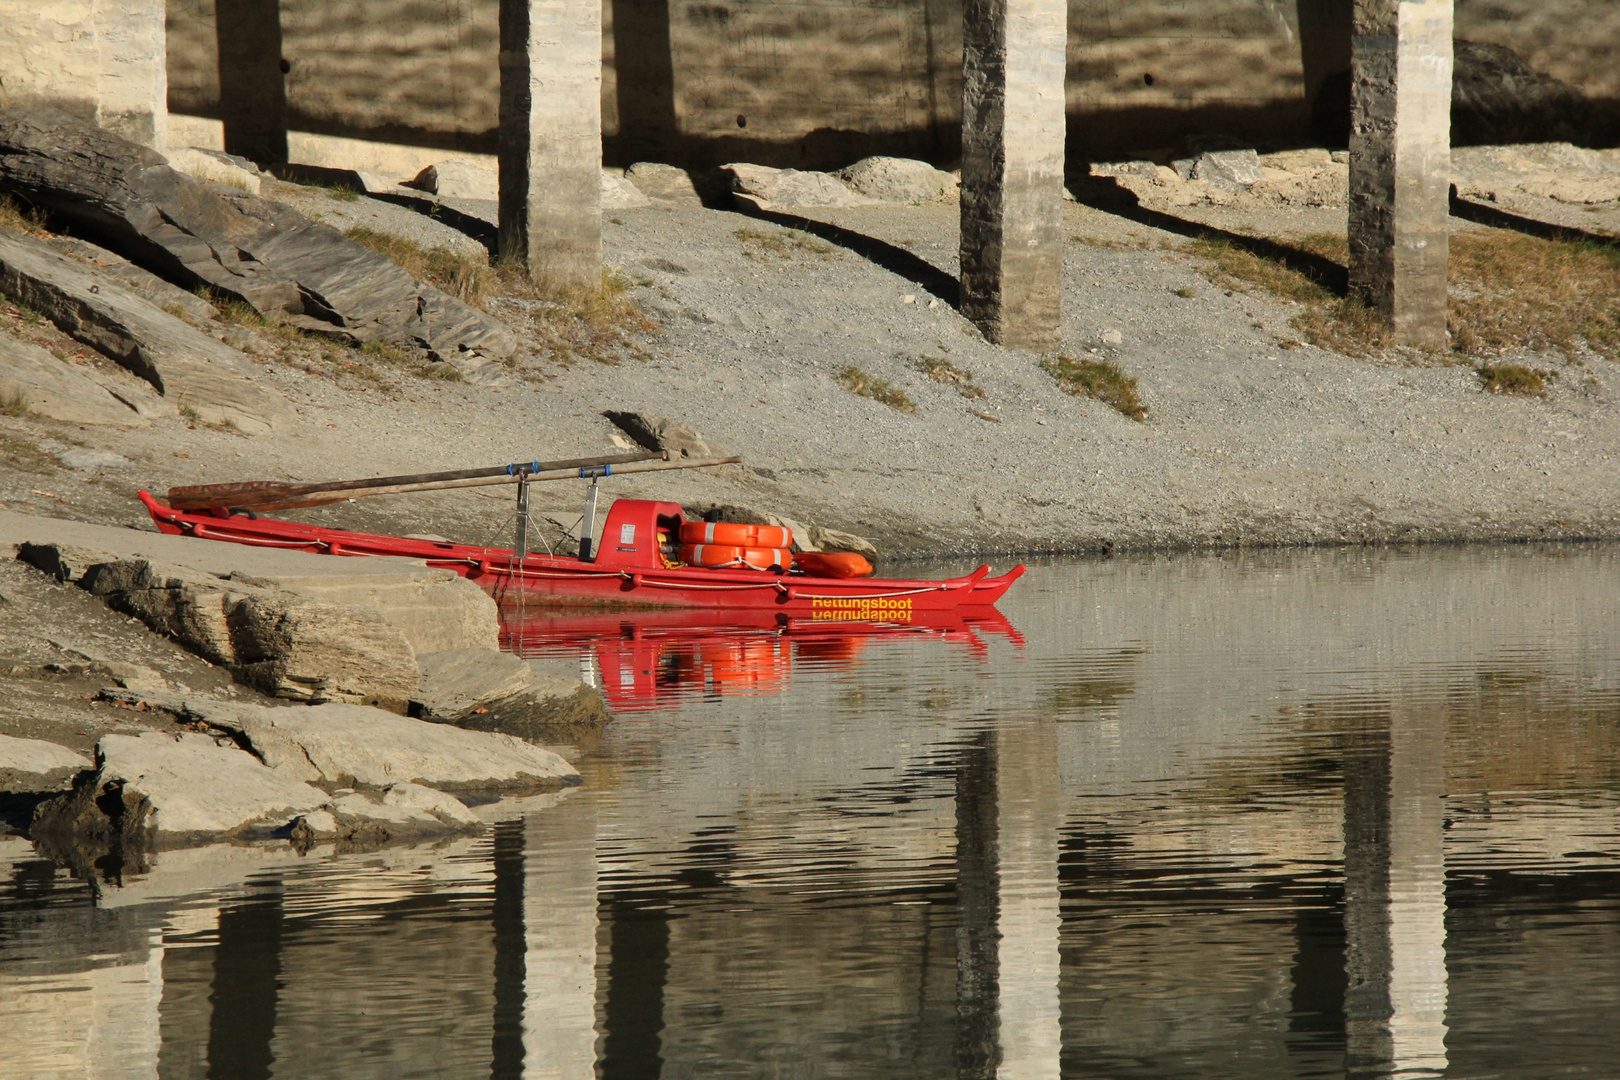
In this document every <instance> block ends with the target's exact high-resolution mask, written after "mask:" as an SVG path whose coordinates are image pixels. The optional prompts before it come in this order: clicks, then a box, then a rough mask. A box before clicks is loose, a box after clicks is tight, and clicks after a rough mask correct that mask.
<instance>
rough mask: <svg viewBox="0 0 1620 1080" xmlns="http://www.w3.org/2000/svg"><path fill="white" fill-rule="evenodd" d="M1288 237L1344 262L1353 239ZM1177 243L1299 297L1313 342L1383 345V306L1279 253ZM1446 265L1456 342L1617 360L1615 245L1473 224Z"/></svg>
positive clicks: (1216, 265)
mask: <svg viewBox="0 0 1620 1080" xmlns="http://www.w3.org/2000/svg"><path fill="white" fill-rule="evenodd" d="M1293 243H1294V246H1296V247H1298V248H1300V249H1301V250H1303V251H1306V252H1308V253H1310V254H1312V255H1316V256H1319V257H1321V258H1324V259H1328V260H1330V261H1332V262H1335V263H1338V264H1339V265H1340V266H1348V265H1349V254H1350V253H1349V245H1348V243H1347V242H1346V241H1345V239H1344V238H1343V237H1341V236H1333V235H1327V234H1318V235H1314V236H1307V237H1304V238H1302V239H1300V240H1297V241H1294V242H1293ZM1182 250H1183V251H1184V252H1186V253H1187V254H1190V255H1194V256H1196V257H1198V258H1200V259H1202V260H1206V262H1205V265H1204V266H1202V267H1201V268H1200V269H1201V272H1202V273H1203V274H1204V276H1205V277H1207V278H1209V279H1210V280H1211V281H1213V282H1215V283H1216V284H1217V285H1221V286H1223V287H1225V288H1230V289H1238V290H1242V291H1244V292H1251V293H1252V292H1255V291H1256V290H1259V291H1263V292H1266V293H1270V294H1271V295H1273V296H1279V297H1282V298H1283V299H1285V300H1292V301H1294V302H1295V303H1297V304H1299V305H1300V306H1301V307H1303V308H1304V310H1303V311H1301V312H1300V313H1299V314H1298V315H1297V316H1295V318H1294V321H1293V326H1294V329H1295V330H1297V331H1298V332H1299V334H1300V336H1301V337H1303V338H1304V339H1305V340H1306V341H1309V342H1310V343H1311V344H1312V345H1317V346H1320V347H1321V348H1324V349H1331V350H1332V351H1334V352H1339V353H1343V354H1345V355H1348V356H1370V355H1373V354H1375V353H1377V352H1380V351H1382V350H1383V349H1385V348H1387V347H1388V344H1389V332H1388V329H1387V327H1386V326H1385V325H1384V319H1383V316H1382V315H1381V314H1379V313H1378V312H1377V311H1374V310H1373V309H1372V308H1369V307H1367V306H1366V305H1365V304H1363V303H1361V302H1360V301H1359V300H1357V299H1355V298H1351V297H1342V296H1338V295H1337V294H1335V293H1334V292H1333V291H1332V290H1330V289H1328V288H1327V287H1326V286H1324V285H1323V284H1322V283H1321V282H1320V281H1318V280H1317V279H1316V278H1314V277H1312V276H1311V275H1310V274H1308V273H1306V272H1304V271H1302V270H1299V269H1296V268H1294V267H1291V266H1289V265H1287V264H1286V263H1284V262H1283V261H1282V260H1280V259H1276V258H1269V257H1266V256H1263V255H1257V254H1255V253H1254V252H1251V251H1248V250H1246V249H1245V248H1243V247H1240V246H1238V245H1236V244H1233V243H1231V242H1229V241H1226V240H1221V239H1217V238H1205V239H1201V240H1195V241H1193V242H1192V243H1191V244H1188V245H1187V246H1186V247H1184V248H1182ZM1449 270H1450V277H1451V283H1452V285H1453V289H1452V295H1451V298H1450V301H1449V305H1448V306H1449V312H1448V318H1447V323H1448V326H1449V328H1450V330H1451V335H1452V348H1453V349H1454V350H1455V351H1457V352H1459V353H1462V354H1464V355H1466V356H1469V357H1472V358H1474V359H1477V360H1489V359H1492V358H1495V357H1497V356H1500V355H1501V354H1503V353H1504V352H1508V351H1511V350H1515V349H1532V350H1537V351H1543V350H1548V349H1557V350H1559V351H1561V352H1562V353H1564V355H1565V356H1567V357H1569V358H1570V359H1575V358H1576V357H1577V356H1578V353H1579V349H1580V346H1581V344H1582V343H1584V344H1585V346H1586V347H1587V348H1590V349H1591V350H1592V351H1593V352H1596V353H1598V354H1599V355H1601V356H1604V357H1606V358H1608V359H1611V360H1613V359H1620V245H1615V244H1607V243H1603V242H1601V241H1596V240H1593V241H1585V242H1577V241H1571V240H1543V239H1541V238H1539V237H1534V236H1525V235H1523V234H1521V233H1516V232H1512V231H1509V230H1504V229H1478V230H1475V229H1470V230H1467V231H1464V232H1458V233H1454V234H1453V235H1452V237H1451V252H1450V267H1449Z"/></svg>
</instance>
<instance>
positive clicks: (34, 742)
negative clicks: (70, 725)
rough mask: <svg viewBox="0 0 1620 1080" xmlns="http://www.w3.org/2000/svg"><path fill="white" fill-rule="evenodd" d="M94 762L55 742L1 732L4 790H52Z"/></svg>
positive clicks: (0, 774)
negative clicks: (20, 737) (17, 736)
mask: <svg viewBox="0 0 1620 1080" xmlns="http://www.w3.org/2000/svg"><path fill="white" fill-rule="evenodd" d="M91 764H92V763H91V761H90V759H89V758H87V757H85V756H84V755H83V754H81V753H78V752H77V751H74V750H69V749H68V748H67V747H65V746H58V745H57V744H56V743H53V742H46V741H45V740H43V739H19V738H16V737H14V736H11V735H0V791H25V792H32V791H52V790H54V789H56V788H59V787H62V786H63V785H64V784H65V783H66V782H67V781H68V780H70V779H72V778H73V777H74V776H75V775H77V774H78V773H80V772H82V771H83V770H85V769H88V768H90V767H91Z"/></svg>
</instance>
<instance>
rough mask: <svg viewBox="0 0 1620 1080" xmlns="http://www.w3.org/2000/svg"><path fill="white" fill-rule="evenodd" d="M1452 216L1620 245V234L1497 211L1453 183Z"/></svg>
mask: <svg viewBox="0 0 1620 1080" xmlns="http://www.w3.org/2000/svg"><path fill="white" fill-rule="evenodd" d="M1451 216H1452V217H1458V218H1462V219H1463V220H1464V221H1472V222H1473V223H1474V224H1475V225H1489V226H1490V227H1491V228H1493V229H1511V230H1513V231H1514V232H1520V233H1523V234H1524V235H1526V236H1534V237H1536V238H1538V239H1541V240H1561V241H1563V242H1565V243H1569V244H1597V245H1599V246H1602V247H1612V248H1620V236H1610V235H1607V234H1605V233H1594V232H1587V231H1586V230H1585V229H1576V228H1572V227H1571V226H1568V225H1553V224H1550V223H1548V222H1545V221H1537V220H1536V219H1535V218H1527V217H1524V216H1523V215H1521V214H1513V213H1509V212H1508V211H1506V210H1498V209H1497V208H1496V207H1494V206H1486V205H1485V204H1484V203H1477V202H1474V201H1472V200H1471V199H1464V198H1463V197H1462V196H1460V195H1458V194H1457V185H1456V184H1453V185H1451Z"/></svg>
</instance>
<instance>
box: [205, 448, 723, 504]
mask: <svg viewBox="0 0 1620 1080" xmlns="http://www.w3.org/2000/svg"><path fill="white" fill-rule="evenodd" d="M741 460H742V458H740V457H723V458H698V459H696V460H693V461H654V462H650V463H648V464H645V465H625V466H622V467H621V466H618V465H615V466H613V475H614V476H619V475H621V474H624V473H642V472H663V471H665V470H666V469H705V468H708V467H710V466H713V465H734V464H736V463H737V462H739V461H741ZM541 464H545V462H541ZM590 467H591V466H588V465H578V466H575V467H573V468H570V469H547V470H544V471H542V472H535V473H528V474H527V475H524V476H516V475H514V476H483V477H475V478H471V479H467V480H440V481H437V482H432V483H423V484H389V485H384V486H381V487H368V488H353V489H350V490H348V491H341V492H337V491H329V492H311V493H310V494H308V495H304V496H292V497H290V498H287V499H284V500H281V501H277V502H258V503H253V504H252V505H251V507H250V508H251V509H253V510H298V509H302V508H306V507H311V506H328V505H330V504H332V503H338V502H345V501H347V500H349V499H359V498H364V497H365V496H367V495H403V494H406V493H409V492H413V491H447V490H455V489H458V488H474V487H488V486H490V485H491V484H515V483H517V482H518V480H520V479H523V480H531V481H534V480H570V479H574V478H577V477H578V476H579V471H580V469H582V468H590ZM208 505H210V506H216V505H218V504H217V503H209V504H208ZM235 505H237V506H242V505H244V504H242V503H237V504H235ZM174 509H177V510H178V509H180V507H174Z"/></svg>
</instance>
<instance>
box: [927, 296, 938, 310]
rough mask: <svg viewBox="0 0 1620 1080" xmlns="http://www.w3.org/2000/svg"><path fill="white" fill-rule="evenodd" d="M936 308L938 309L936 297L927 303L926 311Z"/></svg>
mask: <svg viewBox="0 0 1620 1080" xmlns="http://www.w3.org/2000/svg"><path fill="white" fill-rule="evenodd" d="M937 307H939V298H938V297H937V296H936V297H935V298H934V299H932V300H930V301H928V310H929V311H933V310H934V309H935V308H937Z"/></svg>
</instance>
